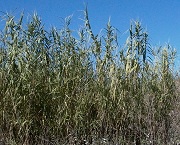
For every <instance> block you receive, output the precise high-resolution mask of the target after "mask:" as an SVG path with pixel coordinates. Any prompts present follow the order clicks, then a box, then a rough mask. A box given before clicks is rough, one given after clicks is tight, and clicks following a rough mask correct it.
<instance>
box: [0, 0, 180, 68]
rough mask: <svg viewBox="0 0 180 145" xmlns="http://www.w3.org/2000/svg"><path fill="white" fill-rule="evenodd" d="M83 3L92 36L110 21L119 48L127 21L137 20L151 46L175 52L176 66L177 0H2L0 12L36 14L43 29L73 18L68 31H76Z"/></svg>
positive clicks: (179, 5)
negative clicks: (117, 32) (146, 32)
mask: <svg viewBox="0 0 180 145" xmlns="http://www.w3.org/2000/svg"><path fill="white" fill-rule="evenodd" d="M85 4H87V5H88V10H89V11H88V12H89V19H90V23H91V26H92V29H93V31H94V32H95V33H96V34H97V33H99V32H100V31H101V29H102V28H105V27H106V24H107V22H108V20H109V18H111V24H112V25H113V26H114V27H116V28H117V29H118V30H119V31H120V35H119V36H120V37H119V40H120V42H122V45H123V43H124V39H125V38H126V37H124V36H125V34H124V33H125V32H126V30H128V28H129V25H130V21H131V20H139V21H140V22H141V23H142V26H143V27H144V28H146V29H147V31H148V33H149V39H150V41H149V42H150V44H151V45H152V46H160V45H164V44H166V43H170V44H171V45H172V46H173V47H175V48H176V49H177V53H178V54H177V59H176V65H177V64H178V66H177V67H178V68H179V67H180V65H179V64H180V41H179V39H180V0H5V1H0V6H1V7H0V11H3V12H8V13H12V14H13V15H16V16H19V15H20V13H21V12H22V11H24V13H25V16H28V15H32V14H33V12H34V11H36V12H37V13H38V15H39V16H40V17H41V19H42V22H43V23H44V24H45V26H46V28H47V29H48V28H50V27H51V26H56V27H58V28H61V24H62V18H65V17H67V16H69V15H73V17H72V21H71V28H72V29H74V30H78V28H79V27H80V25H83V22H82V20H80V19H81V18H83V12H82V10H84V7H85ZM0 15H2V14H1V13H0ZM0 23H2V22H0Z"/></svg>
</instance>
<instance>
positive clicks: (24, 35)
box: [0, 9, 178, 144]
mask: <svg viewBox="0 0 180 145" xmlns="http://www.w3.org/2000/svg"><path fill="white" fill-rule="evenodd" d="M84 15H85V18H84V19H85V20H84V22H85V25H84V27H83V28H81V29H80V30H79V32H78V34H79V38H75V37H74V36H73V34H72V31H71V30H70V29H69V25H70V17H68V18H66V19H65V23H64V27H63V28H62V29H60V30H57V29H56V28H52V29H51V30H50V31H49V32H48V31H46V30H45V29H44V27H43V25H42V23H41V20H40V18H39V17H38V16H37V15H36V14H34V15H33V16H32V18H31V20H30V22H29V23H27V25H24V24H23V15H22V16H21V17H20V19H19V20H18V21H15V19H14V17H13V16H10V15H7V16H6V24H5V27H4V30H3V31H2V32H1V34H0V128H1V130H0V131H1V132H0V133H1V134H2V135H1V136H2V138H4V140H5V141H6V142H7V143H11V144H23V143H24V144H49V143H50V142H54V143H56V144H58V143H60V142H61V143H62V142H64V143H65V142H68V143H69V144H72V141H74V140H75V139H73V138H75V137H77V138H78V139H80V140H81V139H82V138H86V139H88V140H89V141H90V140H92V139H93V140H95V139H97V138H104V137H105V138H107V139H110V141H114V143H115V142H118V143H126V144H132V143H133V142H135V143H136V144H140V143H145V144H150V143H152V144H167V142H169V141H170V128H171V122H172V119H171V116H170V113H171V112H172V110H173V109H174V108H173V106H174V102H175V99H176V98H177V96H178V95H177V93H176V86H175V77H174V72H173V62H174V57H175V51H174V50H173V49H172V47H171V46H170V45H168V46H165V47H163V48H161V47H160V48H159V50H157V52H156V51H155V49H153V48H152V47H151V46H150V44H149V43H148V34H147V32H145V31H144V29H143V28H142V27H141V24H140V23H139V22H133V23H132V24H131V26H130V29H129V37H128V39H127V43H126V45H125V46H124V48H122V49H120V48H119V45H118V40H117V31H116V29H115V28H114V27H112V26H111V24H110V21H109V22H108V23H107V26H106V28H105V29H104V30H105V31H104V32H105V35H104V36H100V35H96V36H95V35H94V34H93V31H92V29H91V25H90V22H89V18H88V11H87V9H86V10H85V12H84ZM115 51H116V52H118V54H116V53H115ZM3 134H4V135H3ZM1 136H0V137H1ZM97 140H98V139H97Z"/></svg>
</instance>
